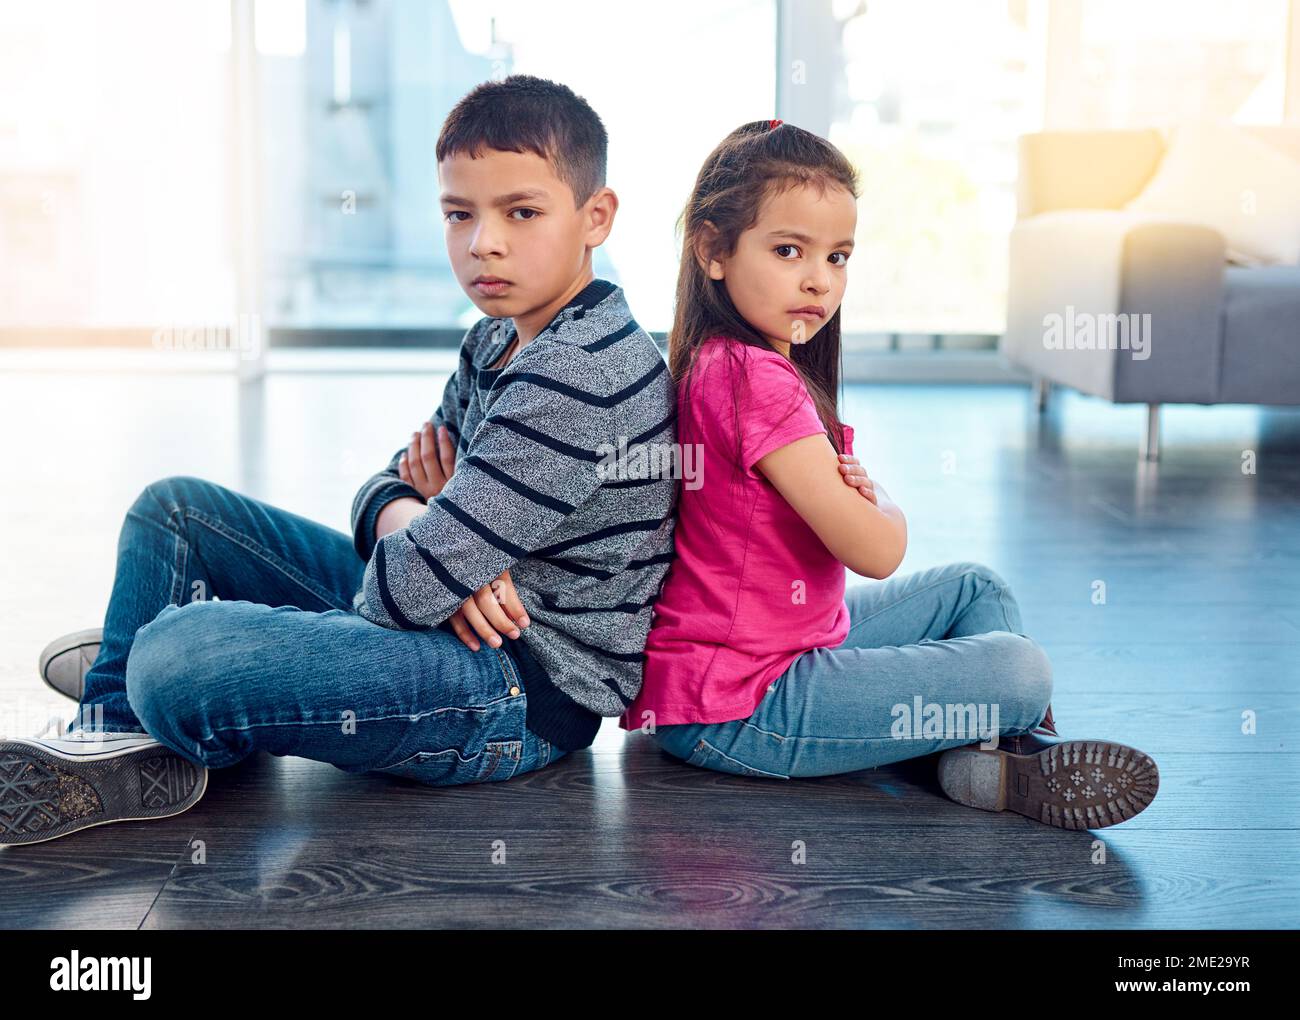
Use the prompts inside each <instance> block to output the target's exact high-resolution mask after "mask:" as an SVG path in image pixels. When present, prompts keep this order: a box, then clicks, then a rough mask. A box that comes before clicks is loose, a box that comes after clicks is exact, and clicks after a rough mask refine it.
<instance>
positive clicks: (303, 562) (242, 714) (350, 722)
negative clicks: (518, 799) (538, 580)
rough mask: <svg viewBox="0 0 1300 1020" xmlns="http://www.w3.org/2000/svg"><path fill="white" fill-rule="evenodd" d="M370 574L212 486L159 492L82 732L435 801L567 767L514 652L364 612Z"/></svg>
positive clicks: (114, 603)
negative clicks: (267, 757)
mask: <svg viewBox="0 0 1300 1020" xmlns="http://www.w3.org/2000/svg"><path fill="white" fill-rule="evenodd" d="M365 566H366V565H365V563H364V562H362V560H361V559H360V557H358V556H357V553H356V550H355V549H354V548H353V545H352V538H351V536H349V535H346V534H344V533H343V532H341V531H336V530H334V529H332V528H329V527H326V526H325V525H323V524H318V523H316V522H314V521H311V520H308V519H307V518H305V517H300V516H298V515H297V514H293V513H290V512H288V511H286V510H281V509H280V508H278V507H275V506H271V505H269V504H266V503H261V502H259V501H257V500H255V499H251V498H249V497H248V496H244V495H241V494H240V493H237V492H233V491H231V490H230V489H227V488H225V487H223V486H220V485H216V484H213V483H211V482H207V481H204V480H203V479H201V478H191V477H187V476H175V477H169V478H163V479H160V480H159V481H156V482H154V483H152V484H151V485H149V486H147V487H146V488H145V489H144V491H143V492H142V493H141V494H140V496H139V498H138V499H136V501H135V503H134V505H133V506H132V507H131V508H130V510H129V511H127V514H126V520H125V523H124V524H123V525H122V531H121V536H120V538H119V541H118V548H117V572H116V575H115V577H114V580H113V590H112V595H111V596H110V599H109V605H108V611H107V614H106V616H105V619H104V638H103V642H102V644H101V645H100V649H99V654H98V655H97V657H96V658H95V661H94V663H93V664H92V666H91V668H90V670H89V671H88V672H87V673H86V679H85V688H84V693H83V695H82V699H81V706H80V709H79V713H78V715H79V717H78V718H77V719H75V720H74V721H73V723H72V724H71V726H69V729H71V728H73V727H76V726H81V727H82V728H84V729H89V730H95V729H103V730H130V731H144V732H147V733H149V734H150V735H151V736H153V737H154V738H155V739H156V740H158V741H160V742H161V743H163V744H165V745H167V746H168V747H170V748H171V749H172V750H174V751H175V752H176V753H177V754H179V755H181V756H182V757H184V758H187V759H189V760H190V761H193V762H194V763H196V764H199V765H204V766H208V767H211V768H222V767H224V766H227V765H232V764H234V763H235V762H237V761H239V760H240V759H242V758H244V757H246V756H247V755H249V754H251V753H252V752H253V751H258V750H261V751H267V752H269V753H270V754H273V755H294V756H297V757H302V758H312V759H315V760H316V761H322V762H328V763H329V764H331V765H335V766H337V767H338V768H340V769H342V770H344V771H345V772H366V771H375V772H379V773H383V774H388V775H397V776H403V777H406V778H409V779H414V780H418V781H419V782H422V783H427V784H430V785H434V786H448V785H454V784H461V783H478V782H487V781H498V780H504V779H509V778H511V777H512V776H516V775H520V774H522V773H524V772H529V771H532V770H534V769H539V768H542V767H543V766H545V765H547V764H548V763H550V762H553V761H555V760H556V759H557V758H559V757H560V756H562V755H563V754H564V753H565V752H564V751H562V750H561V749H560V748H557V747H555V746H554V745H552V744H551V743H550V742H548V741H546V740H544V739H542V738H541V737H538V736H536V735H534V734H533V733H532V732H531V731H530V730H528V728H527V727H526V726H525V717H526V714H527V708H526V706H527V698H528V692H527V691H526V690H524V684H523V681H522V679H521V678H520V676H519V674H518V672H517V671H516V669H515V666H514V661H513V659H511V657H510V656H509V655H508V654H507V653H506V651H505V650H504V648H496V649H494V648H492V647H491V646H489V645H488V644H487V642H482V643H481V646H480V649H479V651H477V652H474V651H471V650H470V649H469V648H468V647H466V645H464V644H463V643H462V642H461V640H460V639H459V638H458V637H456V635H455V633H454V632H453V631H452V629H451V626H450V624H446V623H444V624H442V625H440V626H439V627H438V628H435V629H433V630H429V631H398V630H388V629H387V628H384V627H380V626H378V625H376V624H374V623H371V622H370V621H369V620H366V619H365V618H363V617H362V616H360V615H358V614H357V613H355V612H354V611H353V610H352V608H351V604H352V596H353V594H354V593H355V592H356V591H357V589H358V588H359V587H360V586H361V581H362V578H363V576H364V573H365ZM503 640H504V641H509V640H511V639H510V638H508V637H507V638H503ZM101 713H102V715H101Z"/></svg>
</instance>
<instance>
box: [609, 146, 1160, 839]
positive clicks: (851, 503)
mask: <svg viewBox="0 0 1300 1020" xmlns="http://www.w3.org/2000/svg"><path fill="white" fill-rule="evenodd" d="M857 196H858V180H857V175H856V173H855V171H854V170H853V168H852V166H851V165H850V164H849V162H848V161H847V160H846V159H845V157H844V156H843V154H841V153H840V152H839V151H838V150H837V149H836V148H835V147H834V146H832V145H830V144H829V143H828V142H826V141H825V140H823V139H821V138H819V137H817V136H816V135H813V134H810V133H809V132H807V131H803V130H801V129H799V128H797V127H794V126H793V125H789V124H783V123H782V122H781V121H756V122H753V123H750V124H746V125H744V126H743V127H740V128H738V129H737V130H736V131H733V132H732V133H731V134H730V135H729V136H728V137H727V138H725V139H723V141H722V143H721V144H720V145H719V146H718V147H717V148H716V149H715V150H714V151H713V153H712V154H711V155H710V156H709V157H708V159H707V160H706V161H705V163H704V166H703V168H702V169H701V170H700V174H699V177H698V179H697V180H696V184H695V190H694V193H693V194H692V195H691V198H690V201H689V203H688V204H687V206H686V209H685V210H684V212H683V214H682V220H683V222H684V243H683V245H682V261H681V268H680V272H679V276H678V283H677V302H676V310H675V315H674V320H673V327H672V332H671V334H670V337H669V367H670V369H671V371H672V374H673V379H674V381H675V382H676V384H677V392H678V437H679V441H680V442H681V443H682V444H683V446H685V445H686V444H693V447H694V450H695V452H696V457H697V461H696V462H697V465H698V468H699V469H700V470H702V480H701V481H700V483H699V484H696V483H695V482H694V481H693V482H692V485H691V486H681V487H679V490H678V513H679V518H678V525H677V531H676V550H675V559H674V561H673V564H672V566H671V568H670V570H669V573H668V576H667V578H666V579H665V582H664V586H663V588H662V590H661V593H660V598H659V601H658V602H657V603H656V605H655V609H654V617H653V621H652V624H651V630H650V634H649V638H648V641H647V645H646V656H645V673H644V684H643V686H642V689H641V693H640V695H639V696H638V697H637V699H636V700H635V701H634V702H633V703H632V705H631V706H630V707H629V709H628V710H627V712H626V713H625V714H624V715H623V717H622V719H621V721H620V725H621V726H623V728H625V729H633V728H637V727H643V726H644V727H645V729H646V731H647V732H650V733H651V734H652V735H653V736H654V738H655V740H657V741H658V742H659V744H660V746H662V747H663V748H664V749H665V750H666V751H668V752H669V753H670V754H672V755H674V756H676V757H678V758H681V759H684V760H685V761H686V762H688V763H689V764H691V765H697V766H702V767H704V768H709V769H715V770H717V771H721V772H731V773H734V774H737V775H746V776H761V777H766V778H773V779H788V778H792V777H803V776H824V775H832V774H835V773H841V772H852V771H856V770H859V769H866V768H872V767H874V766H877V765H882V764H886V763H889V762H895V761H899V760H901V759H906V758H912V757H916V756H918V755H925V754H931V753H933V752H938V751H942V752H944V753H943V754H942V755H941V757H940V759H939V763H938V764H939V779H940V785H941V787H942V789H943V790H944V792H945V793H946V794H947V795H948V796H949V797H951V798H952V799H954V800H956V801H958V802H960V803H962V804H966V805H969V806H971V807H978V808H984V809H987V810H993V811H1001V810H1005V809H1010V810H1013V811H1017V812H1019V813H1021V814H1024V815H1027V816H1028V817H1030V818H1037V819H1039V820H1041V821H1043V822H1046V823H1048V824H1051V825H1056V826H1060V827H1062V828H1101V827H1103V826H1107V825H1113V824H1115V823H1117V822H1120V821H1123V820H1124V819H1126V818H1130V817H1132V816H1133V815H1134V814H1136V813H1137V812H1139V811H1141V810H1142V809H1143V808H1144V807H1146V805H1147V804H1148V803H1150V801H1151V799H1152V797H1154V796H1155V793H1156V788H1157V785H1158V781H1159V777H1158V773H1157V770H1156V766H1155V764H1154V762H1152V761H1151V759H1150V758H1149V757H1148V756H1147V755H1145V754H1143V753H1141V752H1140V751H1136V750H1134V749H1132V748H1130V747H1126V746H1124V745H1122V744H1116V743H1111V742H1107V741H1063V740H1059V739H1052V738H1053V737H1055V736H1056V730H1055V727H1054V724H1053V720H1052V714H1051V706H1050V704H1049V700H1050V697H1051V693H1052V673H1051V666H1050V664H1049V662H1048V659H1047V657H1046V655H1045V654H1044V653H1043V651H1042V649H1041V648H1039V646H1038V645H1037V644H1035V643H1034V642H1033V641H1032V640H1030V639H1029V638H1028V637H1026V636H1025V635H1024V634H1023V633H1021V630H1022V625H1021V619H1020V612H1019V610H1018V608H1017V606H1016V601H1015V599H1014V598H1013V597H1012V595H1011V592H1010V590H1009V589H1008V588H1007V585H1006V584H1005V582H1004V581H1003V580H1002V579H1001V578H1000V577H999V576H998V575H997V574H996V573H994V572H993V571H992V570H990V569H988V568H987V567H985V566H982V565H980V564H978V563H954V564H950V565H947V566H942V567H936V568H932V569H930V570H924V571H921V572H919V573H914V574H909V575H906V576H901V577H893V578H890V575H891V574H892V573H893V572H894V570H895V569H896V568H897V567H898V564H899V563H900V562H901V560H902V559H903V554H904V551H905V549H906V545H907V525H906V521H905V519H904V517H903V513H902V511H901V510H900V509H899V508H898V506H897V505H896V504H895V503H894V502H893V501H892V500H891V499H890V498H889V494H888V493H887V492H886V491H885V489H884V487H883V486H881V485H880V483H879V482H878V481H873V480H871V479H870V478H868V477H867V475H866V472H865V471H863V469H862V467H861V466H860V465H859V463H858V460H857V458H856V457H854V456H853V455H852V453H853V447H852V443H853V430H852V428H851V427H849V426H848V425H845V424H844V423H842V422H841V421H840V419H839V416H838V413H837V408H836V397H835V395H836V393H837V392H838V388H839V362H840V312H839V308H840V302H841V300H842V299H843V296H844V289H845V285H846V283H847V279H848V269H847V263H848V261H849V257H850V254H851V252H852V250H853V233H854V228H855V225H856V221H857V211H856V199H857ZM845 567H848V568H849V569H850V570H852V571H854V572H855V573H858V574H863V575H865V576H867V577H872V578H876V579H881V580H882V583H878V584H870V585H861V586H857V587H854V588H852V589H851V590H849V591H848V592H847V595H846V592H845V576H844V568H845ZM885 578H889V580H883V579H885ZM999 733H1001V734H1009V735H1007V736H1002V737H1001V739H1000V740H999V739H998V737H997V736H995V735H994V734H999ZM994 741H997V743H996V744H995V743H994Z"/></svg>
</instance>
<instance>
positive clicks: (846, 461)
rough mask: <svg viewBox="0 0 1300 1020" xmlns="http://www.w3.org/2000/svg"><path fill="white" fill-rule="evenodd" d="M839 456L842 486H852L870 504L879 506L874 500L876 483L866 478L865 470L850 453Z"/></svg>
mask: <svg viewBox="0 0 1300 1020" xmlns="http://www.w3.org/2000/svg"><path fill="white" fill-rule="evenodd" d="M839 456H840V476H841V477H842V478H843V479H844V484H845V485H851V486H853V488H855V489H857V490H858V491H859V492H860V493H862V495H863V496H865V497H866V498H867V499H869V500H871V502H873V503H876V504H877V505H879V503H877V500H876V483H875V482H873V481H872V480H871V479H870V478H868V477H867V469H866V468H864V467H863V466H862V465H861V464H860V463H858V458H857V457H855V456H853V454H851V453H841V454H840V455H839Z"/></svg>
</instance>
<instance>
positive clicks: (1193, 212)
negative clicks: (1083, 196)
mask: <svg viewBox="0 0 1300 1020" xmlns="http://www.w3.org/2000/svg"><path fill="white" fill-rule="evenodd" d="M1102 172H1104V168H1103V170H1102ZM1125 208H1126V209H1129V210H1131V211H1133V212H1141V213H1149V214H1153V215H1162V216H1169V217H1175V218H1177V219H1180V220H1183V221H1185V222H1188V223H1199V224H1203V225H1204V226H1208V227H1213V228H1214V229H1216V230H1218V231H1219V232H1220V233H1221V234H1223V236H1224V239H1225V240H1226V241H1227V246H1228V257H1229V258H1230V259H1232V260H1233V261H1237V262H1245V263H1275V264H1283V265H1296V264H1298V263H1300V161H1297V160H1295V159H1292V158H1291V157H1290V156H1288V155H1287V154H1285V153H1283V152H1280V151H1279V150H1277V149H1275V148H1273V147H1272V146H1271V145H1269V144H1268V143H1266V142H1263V141H1261V140H1260V139H1258V138H1256V137H1255V136H1254V135H1252V134H1250V133H1249V132H1247V131H1244V130H1243V129H1241V128H1240V127H1237V126H1236V125H1234V124H1228V123H1198V124H1187V125H1183V126H1181V127H1178V128H1176V129H1175V130H1174V132H1173V139H1172V141H1171V142H1170V145H1169V148H1168V149H1167V150H1166V152H1165V156H1164V159H1162V160H1161V162H1160V166H1159V167H1158V168H1157V170H1156V173H1155V176H1154V177H1152V178H1151V180H1150V181H1149V182H1148V183H1147V186H1146V187H1145V188H1143V189H1142V192H1141V194H1139V195H1138V196H1137V197H1136V198H1134V199H1133V200H1132V201H1130V202H1129V203H1128V204H1127V205H1126V206H1125Z"/></svg>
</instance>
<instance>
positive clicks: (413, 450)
mask: <svg viewBox="0 0 1300 1020" xmlns="http://www.w3.org/2000/svg"><path fill="white" fill-rule="evenodd" d="M455 470H456V447H455V446H454V445H452V441H451V436H450V435H449V434H448V433H447V426H446V425H439V426H438V434H437V436H434V434H433V423H432V422H427V421H426V422H425V423H424V427H423V428H421V429H420V431H419V432H412V433H411V445H410V446H409V447H407V449H406V452H405V453H403V454H402V456H401V458H400V459H399V460H398V462H397V474H398V476H399V477H400V478H401V479H402V481H404V482H405V483H406V484H407V485H409V486H411V487H412V488H414V489H415V490H416V491H417V492H419V493H420V495H421V496H423V497H424V498H425V499H426V500H429V499H433V497H434V496H436V495H438V493H440V492H441V491H442V489H443V486H445V485H446V484H447V481H448V479H450V478H451V475H452V472H453V471H455Z"/></svg>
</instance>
